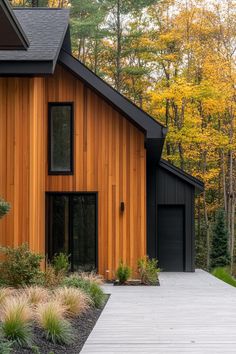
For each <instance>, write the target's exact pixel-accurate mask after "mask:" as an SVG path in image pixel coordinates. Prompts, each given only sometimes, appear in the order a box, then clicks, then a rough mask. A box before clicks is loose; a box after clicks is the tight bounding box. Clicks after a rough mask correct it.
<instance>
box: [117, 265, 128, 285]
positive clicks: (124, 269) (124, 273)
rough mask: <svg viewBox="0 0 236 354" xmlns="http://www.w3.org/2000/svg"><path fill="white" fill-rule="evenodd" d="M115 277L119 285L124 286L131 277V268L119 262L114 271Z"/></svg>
mask: <svg viewBox="0 0 236 354" xmlns="http://www.w3.org/2000/svg"><path fill="white" fill-rule="evenodd" d="M116 277H117V278H118V280H119V283H120V284H124V283H125V282H126V281H127V280H128V279H129V278H130V277H131V268H130V267H129V266H127V265H126V264H124V263H123V262H122V261H121V262H120V264H119V267H118V268H117V271H116Z"/></svg>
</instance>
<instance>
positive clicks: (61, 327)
mask: <svg viewBox="0 0 236 354" xmlns="http://www.w3.org/2000/svg"><path fill="white" fill-rule="evenodd" d="M65 312H66V308H65V307H63V305H62V304H61V303H60V302H57V301H52V302H48V303H44V304H40V305H39V306H38V308H37V312H36V317H37V319H38V323H39V325H40V326H41V327H42V328H43V330H44V331H45V333H46V338H47V340H49V341H51V342H53V343H58V344H69V343H70V342H71V340H72V327H71V325H70V323H69V322H68V321H67V320H65V319H64V317H63V315H64V314H65Z"/></svg>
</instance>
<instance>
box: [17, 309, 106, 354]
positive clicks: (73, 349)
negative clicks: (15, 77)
mask: <svg viewBox="0 0 236 354" xmlns="http://www.w3.org/2000/svg"><path fill="white" fill-rule="evenodd" d="M102 310H103V309H95V308H91V309H89V310H88V311H87V312H86V313H85V314H83V315H81V316H80V317H78V318H76V319H74V320H73V321H71V324H72V326H73V330H74V336H73V342H72V343H71V344H70V345H67V346H64V345H59V344H53V343H51V342H48V341H46V339H45V336H44V333H43V331H42V330H41V329H40V328H38V327H34V329H33V340H34V342H33V347H35V349H34V348H32V349H29V348H19V349H14V350H13V351H12V353H15V354H32V353H35V354H39V353H40V354H49V353H50V354H66V353H68V354H77V353H80V351H81V349H82V347H83V345H84V343H85V342H86V339H87V338H88V336H89V334H90V333H91V331H92V329H93V327H94V326H95V324H96V322H97V320H98V318H99V316H100V314H101V312H102ZM37 349H38V351H37Z"/></svg>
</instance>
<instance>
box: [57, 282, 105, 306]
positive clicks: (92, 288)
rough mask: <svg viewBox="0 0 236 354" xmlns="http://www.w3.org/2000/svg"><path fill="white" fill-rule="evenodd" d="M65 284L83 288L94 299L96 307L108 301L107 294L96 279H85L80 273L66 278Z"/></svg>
mask: <svg viewBox="0 0 236 354" xmlns="http://www.w3.org/2000/svg"><path fill="white" fill-rule="evenodd" d="M63 284H64V286H67V287H75V288H79V289H82V290H83V291H84V292H85V293H86V294H87V295H88V296H89V297H90V299H91V300H92V303H93V305H94V306H95V307H96V308H101V307H102V306H103V305H104V304H105V301H106V295H105V294H104V292H103V291H102V289H101V287H100V286H99V285H98V284H97V283H96V282H94V281H91V280H89V279H84V278H82V277H80V276H78V275H71V276H70V277H68V278H65V280H64V283H63Z"/></svg>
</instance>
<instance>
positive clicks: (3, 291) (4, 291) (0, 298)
mask: <svg viewBox="0 0 236 354" xmlns="http://www.w3.org/2000/svg"><path fill="white" fill-rule="evenodd" d="M12 293H13V289H12V288H3V287H0V306H3V304H4V303H5V301H6V300H7V299H8V298H9V296H11V295H12Z"/></svg>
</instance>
